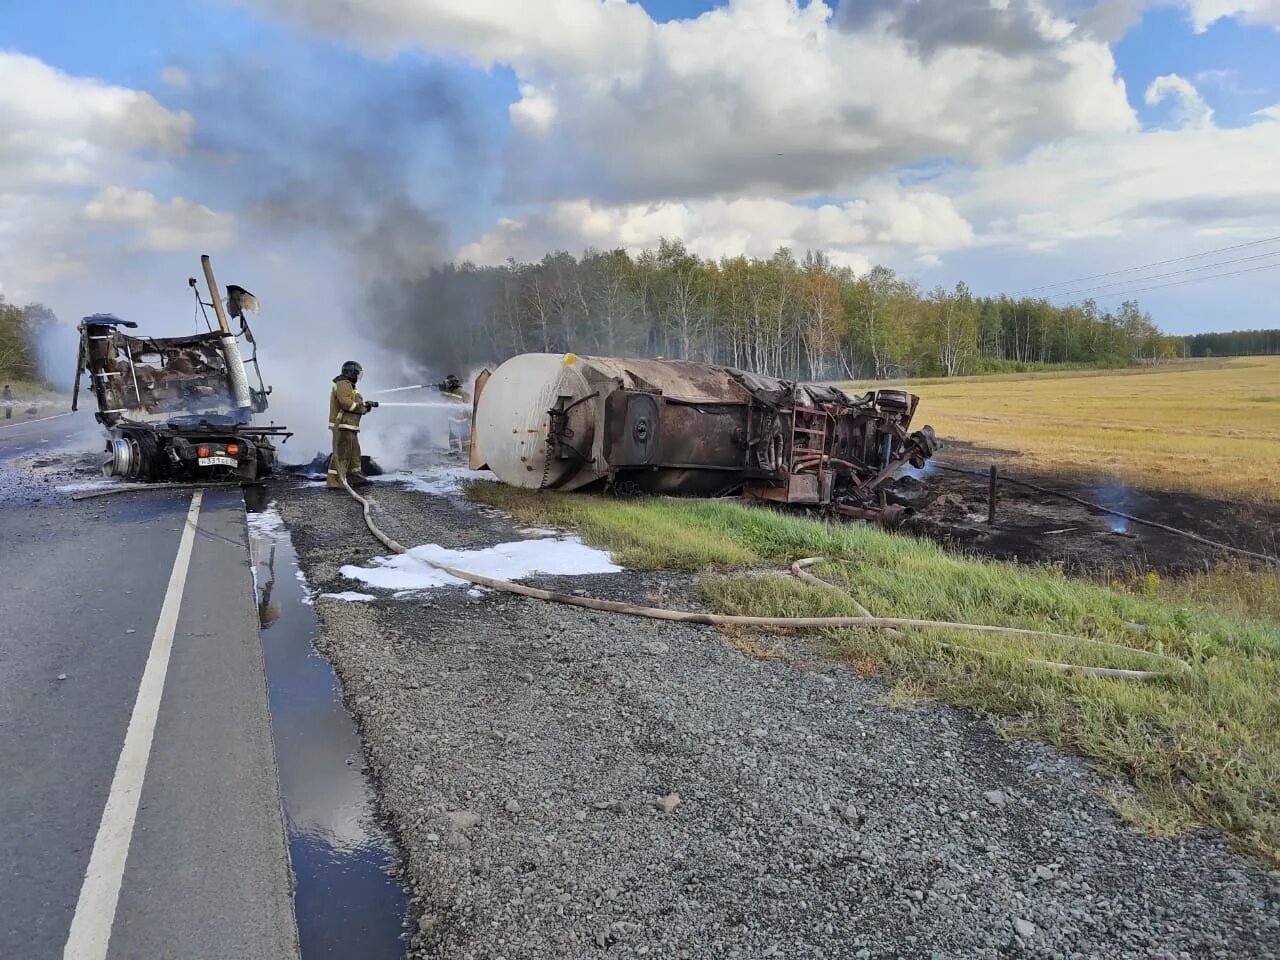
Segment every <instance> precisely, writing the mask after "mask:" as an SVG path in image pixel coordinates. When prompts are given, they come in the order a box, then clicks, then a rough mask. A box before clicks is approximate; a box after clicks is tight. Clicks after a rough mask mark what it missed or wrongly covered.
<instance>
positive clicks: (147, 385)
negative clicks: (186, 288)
mask: <svg viewBox="0 0 1280 960" xmlns="http://www.w3.org/2000/svg"><path fill="white" fill-rule="evenodd" d="M206 260H207V258H206ZM206 277H208V278H209V281H210V290H211V291H216V290H217V287H216V286H215V285H214V284H213V280H212V268H211V267H209V266H208V265H207V262H206ZM190 283H191V286H192V288H193V289H195V281H194V280H192V281H190ZM196 296H197V299H199V292H198V291H197V293H196ZM212 299H213V303H211V304H205V303H204V302H203V301H201V305H202V306H214V307H215V308H216V310H215V312H216V313H217V315H218V321H219V322H218V329H210V330H209V332H207V333H197V334H194V335H192V336H185V337H149V336H139V335H137V334H135V333H134V332H133V331H134V330H136V329H137V324H136V323H134V322H132V321H129V320H122V319H120V318H119V317H116V316H114V315H112V314H101V313H98V314H93V315H91V316H87V317H85V318H84V319H83V320H82V321H81V323H80V326H79V331H80V348H79V357H78V360H77V364H76V380H75V391H74V394H73V397H72V409H73V410H75V409H78V406H79V399H80V387H81V383H82V381H83V380H84V379H85V378H87V383H86V384H85V385H86V387H87V388H88V389H89V390H90V391H91V392H92V393H93V395H94V398H95V399H96V400H97V404H98V410H97V413H95V414H94V417H95V419H97V421H98V422H99V423H101V424H102V425H103V426H104V427H105V428H106V429H107V432H108V439H107V446H106V452H107V453H108V454H109V455H110V456H109V457H108V459H107V461H106V462H105V463H104V464H103V473H104V474H105V475H107V476H115V477H123V478H125V479H128V480H138V481H154V480H208V481H220V480H221V481H234V480H249V481H252V480H257V479H260V478H262V477H265V476H269V475H270V474H272V473H273V472H274V471H275V469H276V464H277V450H276V446H275V442H276V441H279V442H281V443H283V442H284V441H285V440H286V439H287V438H288V437H289V436H291V434H290V433H289V431H288V429H287V428H285V427H280V426H276V425H274V424H271V425H266V426H264V425H258V424H255V422H254V418H255V415H257V414H261V413H263V412H265V411H266V409H267V397H268V395H269V394H270V392H271V390H270V388H269V387H266V386H264V385H263V383H262V376H261V372H260V371H259V370H258V364H257V350H256V346H254V349H253V354H252V355H251V356H250V359H249V362H248V364H246V362H245V360H244V358H243V356H242V354H241V350H240V342H239V339H238V338H237V335H236V334H233V333H232V332H231V329H230V327H229V325H228V324H227V322H226V312H224V309H223V304H222V301H221V300H219V299H218V298H217V294H216V293H213V295H212ZM254 308H256V300H254V298H253V297H252V296H251V295H250V294H249V293H248V292H247V291H245V290H243V288H240V287H234V286H233V287H228V297H227V312H230V313H231V315H232V316H235V317H238V318H239V319H240V321H241V330H240V333H239V336H240V337H243V338H244V339H245V341H246V342H247V343H248V344H250V345H254V341H253V335H252V332H251V331H250V330H249V327H248V324H247V322H246V321H245V319H244V316H243V313H244V310H246V309H254ZM210 327H211V328H212V324H210ZM249 366H252V368H253V370H254V373H255V374H256V378H257V382H258V386H257V388H256V389H255V388H254V387H252V386H251V385H250V383H249V378H248V367H249Z"/></svg>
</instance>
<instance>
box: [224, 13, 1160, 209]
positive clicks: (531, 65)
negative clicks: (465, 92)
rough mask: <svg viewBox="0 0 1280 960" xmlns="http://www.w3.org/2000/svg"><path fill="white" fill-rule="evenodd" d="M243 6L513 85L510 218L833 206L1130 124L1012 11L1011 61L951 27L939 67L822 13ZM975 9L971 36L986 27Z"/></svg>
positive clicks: (1037, 16) (1041, 26)
mask: <svg viewBox="0 0 1280 960" xmlns="http://www.w3.org/2000/svg"><path fill="white" fill-rule="evenodd" d="M248 2H251V3H252V4H253V5H254V6H256V7H258V8H260V9H263V10H265V11H267V12H268V13H272V14H275V15H277V16H282V17H285V18H288V19H292V20H294V21H295V22H299V23H302V24H304V25H306V26H308V27H310V28H313V29H319V30H321V31H324V32H326V33H329V34H331V35H334V36H338V37H342V38H346V39H349V40H351V41H352V42H355V43H357V44H360V45H362V46H363V47H364V48H365V49H367V50H376V51H378V52H380V53H383V54H388V55H389V54H392V53H395V52H398V51H401V50H405V49H409V48H420V49H423V50H426V51H429V52H433V53H442V54H450V55H462V56H464V57H468V58H470V59H472V60H473V61H475V62H477V63H480V64H484V65H490V64H493V63H503V64H508V65H510V66H511V67H512V68H513V69H514V71H515V73H516V75H517V77H518V79H519V81H520V83H521V84H522V95H521V99H520V100H519V101H518V102H517V103H516V104H514V105H513V106H512V110H511V113H512V119H513V127H514V135H513V138H512V141H511V143H510V145H509V151H508V159H507V164H506V173H507V185H506V193H507V196H508V197H509V198H510V199H512V200H516V201H528V200H540V199H547V198H565V199H570V198H573V197H576V196H589V197H591V198H592V199H593V200H596V201H599V202H605V203H610V204H621V203H626V202H637V201H659V200H666V199H673V198H682V199H683V198H689V197H701V198H707V197H715V196H728V195H765V196H779V197H799V196H805V195H812V194H815V193H834V192H841V191H847V190H848V189H850V188H851V187H853V186H854V185H856V184H858V183H860V182H862V181H863V180H865V179H866V178H867V177H871V176H877V175H881V174H883V173H885V172H887V171H890V170H892V169H893V168H894V167H895V166H896V165H899V164H903V163H910V162H914V161H916V160H918V159H920V158H922V157H929V156H949V157H952V158H956V159H960V160H963V161H968V162H975V163H988V162H992V161H994V160H998V159H1001V158H1006V157H1010V156H1015V155H1017V154H1018V153H1019V152H1021V151H1022V150H1024V149H1026V148H1028V147H1030V146H1033V145H1034V144H1036V143H1039V142H1041V141H1043V140H1045V139H1052V138H1056V137H1061V136H1069V135H1076V134H1096V133H1115V132H1119V131H1124V130H1128V129H1132V128H1133V127H1134V126H1135V124H1136V120H1135V118H1134V115H1133V112H1132V110H1131V108H1130V107H1129V104H1128V102H1127V100H1126V97H1125V91H1124V85H1123V83H1121V82H1120V81H1119V80H1118V79H1117V78H1116V76H1115V64H1114V61H1113V60H1112V57H1111V52H1110V49H1109V48H1108V47H1107V46H1106V44H1105V43H1102V42H1100V41H1098V40H1095V39H1093V38H1091V37H1089V36H1085V35H1084V34H1083V33H1082V32H1081V31H1078V30H1075V29H1074V27H1073V25H1072V24H1071V23H1070V22H1069V21H1067V20H1065V19H1063V18H1061V17H1056V16H1053V15H1052V14H1051V13H1050V12H1049V11H1048V8H1047V6H1046V4H1045V2H1043V0H1009V2H1008V3H1005V4H1001V5H1000V6H1001V7H1003V8H1004V9H1003V10H1002V11H997V12H998V13H1001V14H1002V15H1003V17H1004V21H1007V22H1004V26H1005V27H1006V28H1008V29H1006V30H1005V34H1006V35H1007V36H1008V38H1009V39H1008V41H1007V42H1006V43H1004V45H1003V46H999V47H997V46H993V45H983V43H982V42H980V31H977V30H968V29H966V30H961V29H960V28H959V27H957V31H956V35H955V36H954V37H953V36H949V35H947V34H946V33H945V31H944V32H941V34H939V31H934V32H933V33H932V34H931V35H930V37H929V40H928V44H927V49H926V46H925V45H924V44H922V42H921V41H920V40H919V39H917V38H916V37H915V36H914V35H910V33H909V31H908V32H907V33H904V32H903V30H904V28H902V27H901V26H900V25H898V24H896V23H890V22H888V21H886V20H884V19H883V18H875V19H872V20H870V21H868V22H866V23H857V24H851V23H845V22H836V21H834V20H833V19H832V16H831V14H832V11H831V8H830V7H829V6H828V5H827V4H825V3H823V2H822V0H813V2H810V3H808V4H805V5H803V6H801V5H800V4H799V3H797V2H796V0H730V2H729V3H728V5H727V6H724V7H720V8H717V9H714V10H711V11H709V12H707V13H705V14H703V15H702V16H700V17H697V18H696V19H690V20H675V21H671V22H667V23H662V24H658V23H655V22H654V21H652V20H651V19H650V18H649V17H648V16H647V14H645V13H644V11H643V10H642V9H641V8H640V7H639V6H638V5H637V4H634V3H625V2H623V0H522V2H521V3H519V4H510V3H499V2H497V0H435V2H430V3H425V2H420V0H379V2H377V3H376V4H372V5H370V4H362V5H359V6H357V5H354V4H350V3H347V2H346V0H305V2H304V0H248ZM963 6H964V9H963V10H962V11H960V13H959V15H957V16H956V17H953V18H952V20H954V21H958V22H959V23H960V26H964V25H965V24H969V25H970V26H974V25H975V24H976V25H978V26H981V25H983V24H985V23H986V21H987V20H988V19H989V18H990V17H991V15H992V9H993V8H992V7H991V5H989V4H988V5H985V6H984V5H983V4H975V3H966V4H964V5H963ZM1015 27H1016V30H1015V29H1014V28H1015ZM913 29H915V28H913ZM975 37H977V38H978V39H975Z"/></svg>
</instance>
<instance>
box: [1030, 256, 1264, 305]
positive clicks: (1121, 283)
mask: <svg viewBox="0 0 1280 960" xmlns="http://www.w3.org/2000/svg"><path fill="white" fill-rule="evenodd" d="M1268 257H1280V250H1271V251H1269V252H1267V253H1259V254H1256V255H1255V256H1252V257H1237V258H1235V259H1234V260H1219V261H1218V262H1217V263H1205V264H1201V265H1200V266H1198V267H1182V268H1181V269H1178V270H1170V271H1169V272H1168V273H1153V274H1152V275H1151V276H1149V277H1131V278H1129V279H1127V280H1113V281H1111V282H1110V283H1100V284H1098V285H1097V286H1093V287H1082V288H1079V289H1075V290H1063V291H1062V292H1060V293H1052V294H1049V296H1050V297H1051V298H1056V297H1078V296H1080V294H1082V293H1092V292H1094V291H1095V290H1105V289H1107V288H1108V287H1125V286H1130V285H1131V284H1135V283H1147V282H1148V281H1150V280H1165V279H1168V278H1169V277H1178V276H1182V275H1183V274H1187V273H1195V272H1196V271H1198V270H1216V269H1218V268H1219V267H1229V266H1232V265H1233V264H1237V263H1251V262H1253V261H1255V260H1266V259H1267V258H1268Z"/></svg>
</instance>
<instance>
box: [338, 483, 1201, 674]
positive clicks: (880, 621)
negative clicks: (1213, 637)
mask: <svg viewBox="0 0 1280 960" xmlns="http://www.w3.org/2000/svg"><path fill="white" fill-rule="evenodd" d="M338 479H339V480H341V481H342V486H343V487H344V488H346V491H347V493H349V494H350V495H351V497H352V498H353V499H354V500H355V501H356V502H357V503H359V504H360V506H361V510H362V512H363V516H364V522H365V526H367V527H368V528H369V532H370V533H371V534H373V536H374V537H376V538H377V539H378V541H379V542H380V543H381V544H382V545H383V546H385V547H386V548H387V549H388V550H391V551H393V552H395V553H398V554H409V548H408V547H406V546H405V545H404V544H402V543H400V542H399V541H398V540H395V539H393V538H391V537H389V536H387V534H386V533H384V532H383V531H382V529H381V528H379V527H378V525H377V523H376V522H375V521H374V519H373V504H372V502H371V501H370V500H369V499H368V498H367V497H363V496H361V495H360V494H358V493H356V491H355V490H353V489H352V487H351V485H350V484H349V483H348V482H347V475H346V471H345V470H341V471H340V472H339V474H338ZM410 555H411V556H412V554H410ZM414 559H415V560H418V561H419V562H421V563H424V564H426V565H427V566H429V567H433V568H434V569H436V570H439V571H441V572H443V573H447V574H449V576H451V577H456V578H457V579H459V580H463V581H465V582H467V583H471V584H474V585H476V586H480V587H487V588H489V589H490V590H497V591H499V592H502V593H511V594H515V595H517V596H521V597H529V598H531V599H534V600H545V601H548V602H551V603H563V604H566V605H568V606H573V607H583V608H586V609H588V610H600V611H604V612H606V613H619V614H623V615H625V616H631V617H645V618H648V619H650V620H669V621H674V622H676V623H696V624H702V625H704V626H713V627H765V628H771V629H777V630H797V629H833V628H851V627H854V628H856V627H863V628H866V629H872V630H895V629H897V628H917V629H934V630H955V631H960V632H962V633H977V634H985V635H989V636H1004V637H1028V638H1036V639H1041V640H1058V641H1065V642H1068V643H1084V644H1091V645H1097V646H1102V647H1108V648H1112V649H1116V650H1123V651H1125V652H1126V653H1129V654H1136V655H1139V656H1145V657H1149V658H1151V659H1155V660H1160V661H1163V662H1166V663H1169V664H1176V667H1175V668H1173V669H1168V670H1160V671H1152V670H1112V669H1110V668H1104V667H1081V666H1077V665H1074V664H1057V663H1054V662H1052V661H1047V660H1046V661H1028V662H1029V663H1034V664H1036V665H1039V666H1045V667H1047V668H1049V669H1054V670H1064V669H1066V670H1073V671H1080V672H1085V673H1093V674H1095V675H1099V676H1112V677H1124V678H1127V679H1144V680H1146V679H1155V678H1158V677H1171V676H1175V675H1176V674H1177V673H1188V672H1190V670H1191V667H1190V666H1189V665H1188V664H1186V663H1185V662H1183V661H1182V660H1178V659H1177V658H1175V657H1170V656H1167V655H1165V654H1162V653H1156V652H1154V651H1150V650H1139V649H1136V648H1133V647H1124V646H1121V645H1119V644H1113V643H1107V642H1105V641H1102V640H1093V639H1090V638H1088V637H1077V636H1071V635H1068V634H1062V633H1051V632H1049V631H1046V630H1029V629H1026V628H1023V627H995V626H987V625H985V624H976V623H953V622H950V621H943V620H915V619H910V618H905V617H876V616H872V615H871V614H870V613H869V612H866V608H865V607H862V606H861V604H858V603H857V601H856V600H855V601H854V604H855V606H856V607H857V609H860V610H862V611H864V613H865V615H862V616H857V617H750V616H740V615H731V614H718V613H698V612H695V611H691V610H669V609H667V608H665V607H641V606H636V605H634V604H630V603H623V602H621V601H618V600H601V599H598V598H596V597H580V596H574V595H570V594H565V593H556V592H554V591H552V590H543V589H541V588H540V587H530V586H526V585H525V584H522V583H514V582H512V581H510V580H499V579H497V578H495V577H486V576H482V575H481V574H478V573H471V572H469V571H467V570H461V569H459V568H457V567H453V566H450V565H448V564H444V563H438V562H437V561H435V560H429V559H427V558H426V557H420V556H414ZM817 559H818V558H810V561H811V562H816V560H817ZM795 569H797V568H794V567H793V571H794V570H795ZM810 576H811V575H810ZM813 579H814V580H817V578H816V577H814V578H813ZM818 582H820V583H824V584H825V583H826V581H818ZM827 586H830V587H831V588H832V589H836V590H838V589H839V588H838V587H836V586H835V585H834V584H827ZM841 592H842V593H843V591H841ZM943 646H946V647H950V648H952V649H960V650H972V651H974V652H977V653H980V654H988V655H992V653H991V651H984V650H980V649H977V648H973V647H961V646H958V645H955V644H943Z"/></svg>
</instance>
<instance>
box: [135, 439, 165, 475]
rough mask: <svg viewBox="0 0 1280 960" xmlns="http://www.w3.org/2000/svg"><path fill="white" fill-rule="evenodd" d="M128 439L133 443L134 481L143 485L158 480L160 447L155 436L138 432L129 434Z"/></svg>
mask: <svg viewBox="0 0 1280 960" xmlns="http://www.w3.org/2000/svg"><path fill="white" fill-rule="evenodd" d="M129 439H130V440H132V441H133V443H134V454H135V459H134V463H133V476H134V479H137V480H141V481H142V482H143V483H150V482H151V481H152V480H158V479H160V467H161V464H160V445H159V443H157V441H156V437H155V434H153V433H148V432H146V431H143V430H138V431H134V432H131V433H130V434H129Z"/></svg>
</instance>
